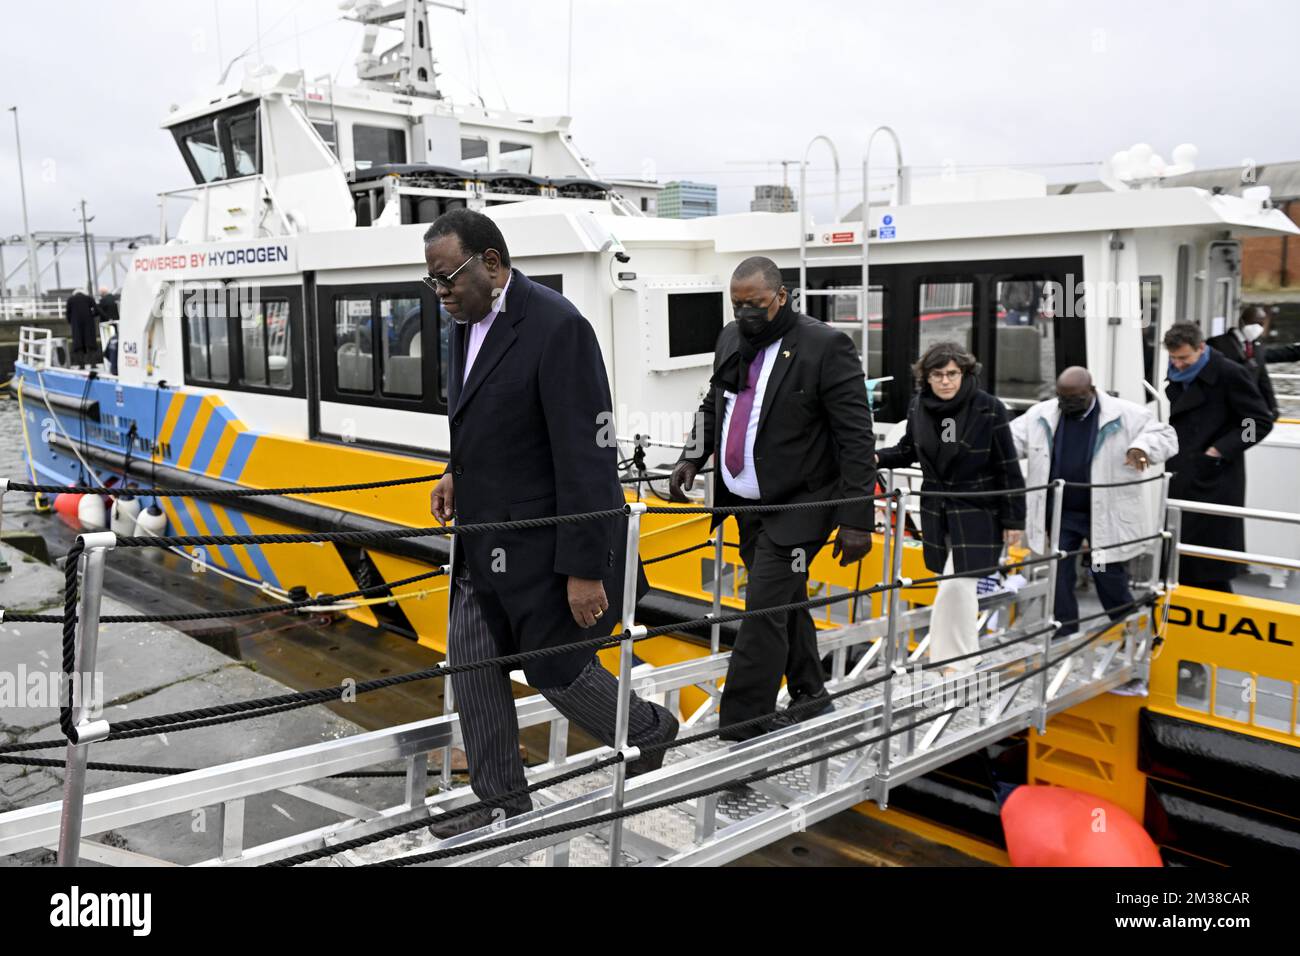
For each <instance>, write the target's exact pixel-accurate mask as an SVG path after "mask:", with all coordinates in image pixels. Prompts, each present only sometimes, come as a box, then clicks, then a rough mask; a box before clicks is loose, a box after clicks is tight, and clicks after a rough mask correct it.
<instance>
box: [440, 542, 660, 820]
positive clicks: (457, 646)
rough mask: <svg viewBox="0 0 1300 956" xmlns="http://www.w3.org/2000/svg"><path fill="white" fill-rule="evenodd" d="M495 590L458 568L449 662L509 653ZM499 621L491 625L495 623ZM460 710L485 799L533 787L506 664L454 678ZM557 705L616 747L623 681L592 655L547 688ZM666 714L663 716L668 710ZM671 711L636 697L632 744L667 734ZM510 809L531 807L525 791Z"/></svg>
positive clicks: (475, 780) (474, 775)
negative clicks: (479, 586)
mask: <svg viewBox="0 0 1300 956" xmlns="http://www.w3.org/2000/svg"><path fill="white" fill-rule="evenodd" d="M493 604H495V598H494V597H493V596H492V595H485V594H479V593H478V592H477V591H475V589H474V584H473V582H472V581H471V580H470V577H469V572H468V570H467V569H466V568H465V566H464V565H463V564H461V565H459V566H458V567H457V569H456V581H455V588H454V589H453V596H452V605H451V616H450V621H449V623H448V634H447V660H448V662H449V663H452V664H468V663H472V662H474V661H481V660H487V659H488V658H492V657H497V656H499V655H501V654H502V653H503V650H502V648H503V647H504V646H506V645H505V642H502V643H498V642H497V640H496V639H495V638H494V636H493V633H492V627H493V626H496V627H502V626H505V625H504V617H505V615H504V612H503V611H501V609H500V608H499V606H498V607H492V605H493ZM489 620H491V624H490V623H489ZM451 681H452V688H453V690H454V692H455V698H456V710H457V711H458V712H459V713H460V726H461V734H462V736H463V738H464V741H465V759H466V761H467V762H468V764H469V780H470V787H471V788H472V789H473V791H474V795H475V796H476V797H478V798H479V799H480V800H488V799H493V798H495V797H497V796H498V795H500V794H503V793H507V792H509V791H511V790H521V789H523V788H524V787H525V786H527V780H526V779H525V777H524V765H523V762H522V761H521V760H520V759H519V720H518V717H517V715H516V713H515V696H514V693H513V690H512V688H511V682H510V675H509V673H508V672H507V671H506V670H505V669H504V668H500V667H485V668H482V669H480V670H472V671H465V672H463V673H459V674H453V675H451ZM538 690H539V691H541V693H542V696H544V697H545V698H546V699H547V700H548V701H550V703H551V705H552V706H554V707H555V709H556V710H558V711H559V712H560V713H562V714H563V715H564V716H565V717H567V718H568V719H569V720H571V721H573V722H574V723H575V724H577V725H578V726H580V727H582V728H583V729H584V730H586V731H587V732H588V733H590V734H591V735H592V736H593V737H595V738H596V739H597V740H599V741H600V742H601V743H603V744H605V745H606V746H613V744H614V718H615V715H616V713H617V710H618V680H617V679H616V678H615V677H614V675H613V674H611V673H610V672H609V671H607V670H605V668H603V667H601V666H600V661H598V660H597V659H596V656H595V654H594V653H593V654H592V659H591V662H590V663H589V664H588V665H587V666H586V667H585V668H584V669H583V670H582V672H581V673H580V674H579V675H578V676H577V678H575V679H574V681H573V683H571V684H568V685H566V686H564V687H539V688H538ZM661 712H662V713H661ZM667 716H668V712H667V711H666V710H664V709H663V708H661V707H659V706H657V705H655V704H651V703H649V702H648V701H645V700H642V699H641V698H640V697H638V696H637V695H635V694H633V695H632V700H631V709H630V711H629V714H628V743H629V744H631V745H632V746H634V747H636V746H643V745H645V744H648V743H653V742H657V741H658V740H659V738H660V737H661V736H662V734H663V732H664V730H663V722H664V719H665V718H666V717H667ZM501 805H502V806H504V807H505V808H506V809H507V811H509V812H512V813H513V812H517V811H524V810H528V809H531V807H532V801H531V800H530V799H529V798H528V797H527V796H526V795H525V796H521V797H519V798H518V799H512V800H510V801H507V802H504V803H502V804H501Z"/></svg>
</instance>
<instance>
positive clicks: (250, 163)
mask: <svg viewBox="0 0 1300 956" xmlns="http://www.w3.org/2000/svg"><path fill="white" fill-rule="evenodd" d="M257 125H258V120H257V113H256V111H254V112H251V113H243V114H241V115H238V116H234V117H231V119H230V123H229V129H230V155H231V159H232V161H233V162H234V164H235V171H234V175H236V176H251V175H253V174H254V173H255V172H257V132H258V130H257Z"/></svg>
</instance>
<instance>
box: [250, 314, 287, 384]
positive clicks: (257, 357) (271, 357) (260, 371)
mask: <svg viewBox="0 0 1300 956" xmlns="http://www.w3.org/2000/svg"><path fill="white" fill-rule="evenodd" d="M289 336H290V331H289V300H288V299H261V298H256V299H254V300H253V301H251V302H242V303H240V343H241V346H242V348H241V354H242V364H243V374H242V376H241V378H240V381H241V382H242V383H243V384H245V385H260V386H265V387H268V388H283V389H289V388H292V387H293V367H292V361H291V357H292V353H291V352H290V350H289V343H290V338H289Z"/></svg>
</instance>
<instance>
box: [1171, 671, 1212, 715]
mask: <svg viewBox="0 0 1300 956" xmlns="http://www.w3.org/2000/svg"><path fill="white" fill-rule="evenodd" d="M1174 700H1175V701H1176V702H1177V703H1178V706H1179V707H1186V708H1187V709H1188V710H1199V711H1200V712H1201V713H1208V712H1209V710H1210V669H1209V668H1208V667H1206V666H1205V665H1204V664H1202V663H1200V662H1199V661H1179V662H1178V691H1177V694H1176V696H1175V698H1174Z"/></svg>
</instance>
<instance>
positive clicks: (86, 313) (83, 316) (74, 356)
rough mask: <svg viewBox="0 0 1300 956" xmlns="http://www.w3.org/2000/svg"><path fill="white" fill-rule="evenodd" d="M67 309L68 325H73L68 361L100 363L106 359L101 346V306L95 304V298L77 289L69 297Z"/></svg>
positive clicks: (81, 363)
mask: <svg viewBox="0 0 1300 956" xmlns="http://www.w3.org/2000/svg"><path fill="white" fill-rule="evenodd" d="M65 309H66V313H67V318H68V325H70V326H71V327H72V343H71V345H70V346H69V349H70V352H69V356H68V363H69V364H70V365H76V366H85V365H98V364H99V363H100V362H102V361H104V353H103V351H102V350H101V349H100V347H99V306H97V305H95V300H94V299H93V298H91V297H90V296H89V295H87V294H86V293H85V292H83V291H82V290H81V289H77V290H76V291H75V292H73V293H72V295H70V296H69V297H68V302H67V305H66V307H65Z"/></svg>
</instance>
